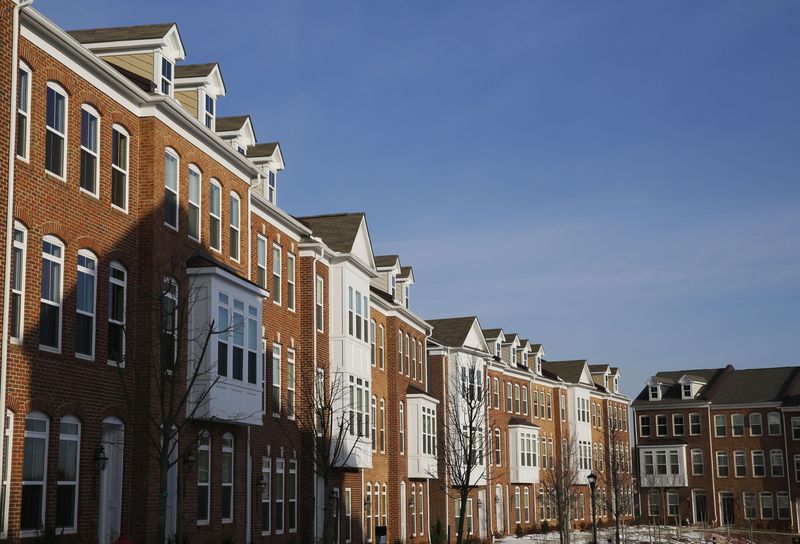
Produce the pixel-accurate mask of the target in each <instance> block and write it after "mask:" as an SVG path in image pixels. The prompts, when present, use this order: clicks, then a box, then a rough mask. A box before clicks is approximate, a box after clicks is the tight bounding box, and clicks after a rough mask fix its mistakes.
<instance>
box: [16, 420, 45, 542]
mask: <svg viewBox="0 0 800 544" xmlns="http://www.w3.org/2000/svg"><path fill="white" fill-rule="evenodd" d="M28 419H38V420H43V421H44V422H45V424H46V427H45V431H44V432H38V431H29V430H27V424H25V423H24V422H23V424H25V426H26V429H25V434H24V435H23V436H24V438H42V439H44V469H43V470H44V472H43V474H42V480H41V484H42V510H41V511H42V518H41V520H40V523H39V525H40V526H41V527H44V524H45V519H47V497H48V493H47V466H48V464H49V462H48V460H49V451H50V418H49V417H47V416H46V415H45V414H44V413H42V412H38V411H37V412H31V413H29V414H28V415H26V416H25V420H24V421H25V422H26V421H27V420H28ZM22 456H23V459H24V457H25V452H24V446H23V454H22ZM26 481H28V480H22V482H21V485H22V486H23V488H24V486H25V482H26ZM31 482H34V481H33V480H32V481H31ZM38 483H39V482H38V481H35V484H38ZM20 493H21V491H20ZM38 533H39V531H38V529H30V530H24V531H23V530H20V532H19V536H20V538H28V537H32V536H37V535H38Z"/></svg>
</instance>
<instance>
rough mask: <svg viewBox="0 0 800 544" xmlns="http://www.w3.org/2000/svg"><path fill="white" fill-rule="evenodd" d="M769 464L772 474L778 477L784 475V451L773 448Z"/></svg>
mask: <svg viewBox="0 0 800 544" xmlns="http://www.w3.org/2000/svg"><path fill="white" fill-rule="evenodd" d="M769 465H770V471H771V473H772V476H774V477H776V478H782V477H783V451H782V450H772V451H771V452H769Z"/></svg>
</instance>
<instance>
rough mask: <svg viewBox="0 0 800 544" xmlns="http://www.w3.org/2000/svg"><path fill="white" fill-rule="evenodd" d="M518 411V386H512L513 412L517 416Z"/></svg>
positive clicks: (519, 409)
mask: <svg viewBox="0 0 800 544" xmlns="http://www.w3.org/2000/svg"><path fill="white" fill-rule="evenodd" d="M520 411H521V408H520V398H519V384H514V412H516V413H517V414H519V413H520Z"/></svg>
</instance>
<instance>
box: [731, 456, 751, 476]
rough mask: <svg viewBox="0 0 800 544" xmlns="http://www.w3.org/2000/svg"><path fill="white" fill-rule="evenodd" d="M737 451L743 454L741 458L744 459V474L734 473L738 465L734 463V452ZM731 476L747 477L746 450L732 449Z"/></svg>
mask: <svg viewBox="0 0 800 544" xmlns="http://www.w3.org/2000/svg"><path fill="white" fill-rule="evenodd" d="M737 453H739V454H743V455H742V458H743V459H744V476H739V475H738V474H737V473H736V472H737V468H738V465H737V464H736V454H737ZM733 477H734V478H747V477H748V474H747V450H743V449H736V450H733Z"/></svg>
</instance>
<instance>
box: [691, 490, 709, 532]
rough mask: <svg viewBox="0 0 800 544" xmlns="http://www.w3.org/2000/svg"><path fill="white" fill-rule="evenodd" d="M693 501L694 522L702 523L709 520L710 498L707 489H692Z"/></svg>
mask: <svg viewBox="0 0 800 544" xmlns="http://www.w3.org/2000/svg"><path fill="white" fill-rule="evenodd" d="M692 503H694V509H693V510H694V522H695V523H698V524H701V525H702V524H705V523H706V522H708V514H707V512H708V500H707V498H706V492H705V490H703V489H694V490H692Z"/></svg>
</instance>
